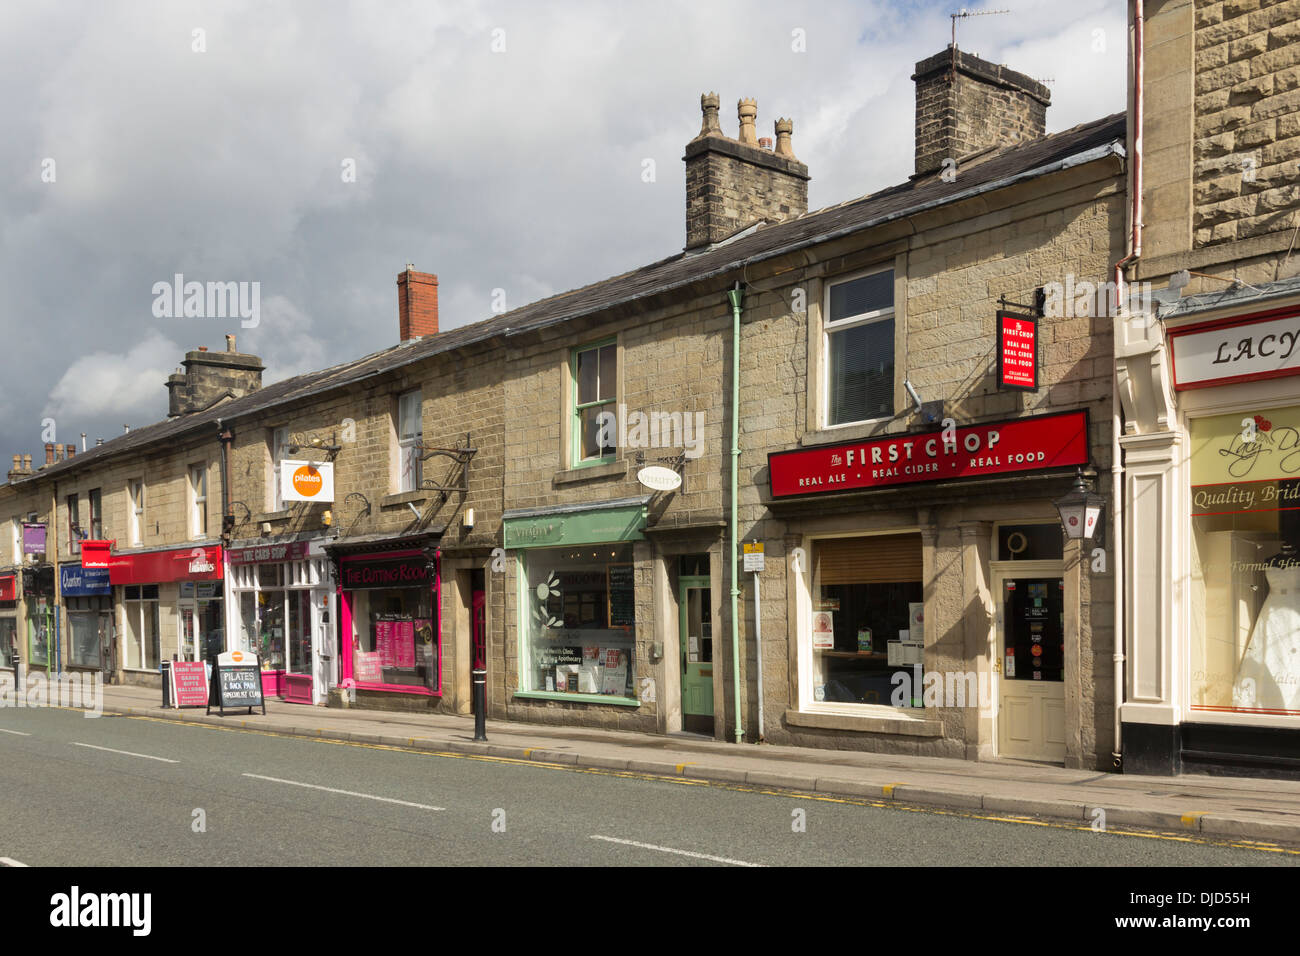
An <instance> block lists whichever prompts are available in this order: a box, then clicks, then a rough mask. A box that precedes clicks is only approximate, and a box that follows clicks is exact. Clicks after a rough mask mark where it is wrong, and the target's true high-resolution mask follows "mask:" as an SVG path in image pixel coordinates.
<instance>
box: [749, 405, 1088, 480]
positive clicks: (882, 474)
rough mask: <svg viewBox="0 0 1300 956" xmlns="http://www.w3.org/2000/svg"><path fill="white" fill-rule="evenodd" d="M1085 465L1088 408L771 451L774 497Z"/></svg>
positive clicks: (768, 461)
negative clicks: (815, 446)
mask: <svg viewBox="0 0 1300 956" xmlns="http://www.w3.org/2000/svg"><path fill="white" fill-rule="evenodd" d="M1086 464H1088V411H1087V409H1079V410H1078V411H1073V412H1057V413H1055V414H1051V415H1035V416H1033V417H1030V418H1013V419H1011V420H1009V421H1002V422H993V423H990V424H986V425H966V426H963V427H961V428H957V427H953V428H950V429H941V430H939V431H929V432H907V433H903V434H897V435H891V436H889V437H888V438H874V439H871V440H869V441H860V442H850V443H847V444H842V445H825V446H822V447H818V448H800V449H798V450H796V451H781V452H771V453H769V454H768V456H767V466H768V474H769V477H770V479H771V482H772V497H773V498H788V497H791V496H794V495H813V494H821V493H823V492H829V491H854V490H859V489H872V488H889V487H893V486H896V485H908V484H915V483H917V482H923V481H946V480H952V479H958V478H982V477H987V476H993V475H1005V474H1016V473H1021V472H1030V471H1043V470H1046V469H1052V468H1074V467H1079V466H1082V465H1086Z"/></svg>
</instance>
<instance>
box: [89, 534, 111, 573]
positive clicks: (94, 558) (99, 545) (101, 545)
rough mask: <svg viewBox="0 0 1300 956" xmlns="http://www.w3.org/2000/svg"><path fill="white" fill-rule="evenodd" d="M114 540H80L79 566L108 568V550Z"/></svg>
mask: <svg viewBox="0 0 1300 956" xmlns="http://www.w3.org/2000/svg"><path fill="white" fill-rule="evenodd" d="M116 543H117V542H116V541H96V540H95V539H93V538H90V539H87V540H85V541H82V542H81V566H82V567H83V568H103V569H105V570H107V569H108V559H109V552H110V551H111V550H112V549H113V545H115V544H116Z"/></svg>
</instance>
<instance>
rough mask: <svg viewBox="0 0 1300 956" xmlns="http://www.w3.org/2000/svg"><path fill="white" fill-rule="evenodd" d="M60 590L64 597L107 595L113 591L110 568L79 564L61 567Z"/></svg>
mask: <svg viewBox="0 0 1300 956" xmlns="http://www.w3.org/2000/svg"><path fill="white" fill-rule="evenodd" d="M59 590H60V591H62V592H63V596H64V597H100V596H104V597H107V596H109V595H111V594H112V593H113V589H112V587H111V586H110V585H109V583H108V568H83V567H82V566H81V565H79V564H72V565H64V566H63V567H61V568H59Z"/></svg>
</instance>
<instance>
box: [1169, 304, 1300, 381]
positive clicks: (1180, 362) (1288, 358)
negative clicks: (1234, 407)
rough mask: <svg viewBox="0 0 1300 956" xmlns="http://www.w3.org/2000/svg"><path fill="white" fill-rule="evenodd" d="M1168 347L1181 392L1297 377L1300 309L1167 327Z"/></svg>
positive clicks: (1299, 368) (1286, 309)
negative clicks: (1288, 376) (1174, 327)
mask: <svg viewBox="0 0 1300 956" xmlns="http://www.w3.org/2000/svg"><path fill="white" fill-rule="evenodd" d="M1169 345H1170V349H1171V355H1172V364H1173V371H1174V388H1175V389H1177V390H1179V391H1183V390H1185V389H1190V388H1207V387H1209V386H1212V385H1231V384H1233V383H1234V382H1255V381H1261V380H1264V379H1270V378H1282V377H1284V376H1287V375H1300V307H1297V306H1288V307H1287V308H1285V309H1271V310H1269V311H1268V312H1256V313H1253V314H1251V315H1241V316H1237V317H1235V318H1231V319H1217V320H1215V321H1213V322H1200V323H1197V324H1196V325H1188V326H1184V327H1183V328H1180V329H1171V330H1170V331H1169Z"/></svg>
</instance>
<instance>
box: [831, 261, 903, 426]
mask: <svg viewBox="0 0 1300 956" xmlns="http://www.w3.org/2000/svg"><path fill="white" fill-rule="evenodd" d="M825 339H826V341H825V349H826V378H827V382H826V424H827V425H844V424H848V423H850V422H860V421H868V420H870V419H873V418H888V417H890V416H891V415H893V414H894V270H893V269H885V270H884V271H882V272H873V273H871V274H870V275H865V276H859V277H857V278H855V279H850V280H848V281H847V282H837V283H835V284H833V285H831V286H829V288H828V290H827V301H826V324H825Z"/></svg>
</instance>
